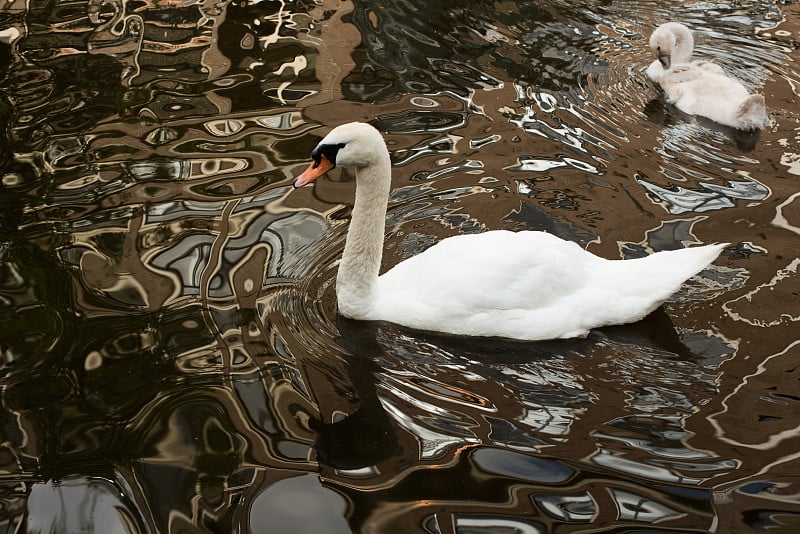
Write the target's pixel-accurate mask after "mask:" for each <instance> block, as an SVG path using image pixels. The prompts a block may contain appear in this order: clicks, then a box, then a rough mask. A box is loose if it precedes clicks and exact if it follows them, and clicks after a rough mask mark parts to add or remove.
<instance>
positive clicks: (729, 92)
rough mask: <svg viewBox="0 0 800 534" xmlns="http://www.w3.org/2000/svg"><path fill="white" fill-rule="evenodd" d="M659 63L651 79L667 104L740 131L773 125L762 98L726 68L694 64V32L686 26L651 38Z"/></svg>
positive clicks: (671, 26) (667, 27)
mask: <svg viewBox="0 0 800 534" xmlns="http://www.w3.org/2000/svg"><path fill="white" fill-rule="evenodd" d="M650 48H651V49H652V50H653V53H654V54H655V56H656V60H655V61H653V63H651V64H650V66H649V67H648V68H647V76H648V77H649V78H650V79H651V80H653V81H654V82H656V83H658V84H659V85H660V86H661V88H662V89H663V90H664V93H665V94H666V97H667V101H668V102H669V103H670V104H674V105H675V107H677V108H678V109H680V110H681V111H683V112H684V113H688V114H690V115H700V116H703V117H706V118H709V119H711V120H712V121H714V122H718V123H720V124H724V125H726V126H732V127H733V128H738V129H740V130H758V129H761V128H764V127H765V126H766V125H767V124H768V123H769V117H768V116H767V108H766V106H765V104H764V97H763V96H762V95H757V94H750V93H748V91H747V89H746V88H745V87H744V85H742V84H741V83H740V82H739V81H738V80H735V79H733V78H731V77H729V76H726V75H725V73H724V72H723V70H722V67H720V66H719V65H716V64H714V63H712V62H709V61H690V60H691V57H692V52H693V50H694V38H693V37H692V32H691V31H689V29H688V28H687V27H686V26H684V25H683V24H678V23H677V22H668V23H666V24H662V25H661V26H659V27H658V28H656V31H654V32H653V34H652V35H651V36H650Z"/></svg>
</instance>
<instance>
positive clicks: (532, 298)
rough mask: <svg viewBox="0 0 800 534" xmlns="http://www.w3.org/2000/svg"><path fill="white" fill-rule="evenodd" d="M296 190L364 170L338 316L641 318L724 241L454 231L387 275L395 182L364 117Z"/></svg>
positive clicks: (483, 329) (579, 329)
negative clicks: (594, 243) (600, 252)
mask: <svg viewBox="0 0 800 534" xmlns="http://www.w3.org/2000/svg"><path fill="white" fill-rule="evenodd" d="M311 157H312V159H313V163H312V164H311V165H310V166H309V168H308V169H307V170H306V171H305V172H304V173H303V174H301V175H300V176H299V177H298V178H297V180H296V181H295V187H300V186H303V185H305V184H307V183H310V182H311V181H313V180H316V179H317V178H318V177H320V176H322V175H323V174H324V173H325V172H327V171H328V170H329V169H331V168H333V167H334V166H342V167H355V168H356V169H357V174H356V200H355V204H354V206H353V214H352V219H351V222H350V228H349V230H348V233H347V240H346V243H345V248H344V253H343V255H342V261H341V263H340V264H339V272H338V275H337V278H336V295H337V301H338V305H339V313H341V314H342V315H344V316H345V317H349V318H351V319H360V320H381V321H388V322H392V323H396V324H400V325H403V326H407V327H410V328H414V329H418V330H427V331H434V332H442V333H447V334H455V335H461V336H483V337H503V338H511V339H520V340H541V339H556V338H570V337H579V336H585V335H586V334H587V333H588V332H589V330H590V329H592V328H597V327H601V326H606V325H613V324H624V323H630V322H635V321H638V320H640V319H642V318H644V317H645V316H646V315H648V314H649V313H650V312H652V311H654V310H655V309H656V308H657V307H658V306H660V305H661V304H662V303H663V302H664V301H665V300H666V299H668V298H669V297H670V296H671V295H672V294H673V293H675V292H676V291H678V289H679V288H680V287H681V284H682V283H683V282H684V281H685V280H686V279H687V278H689V277H690V276H692V275H694V274H696V273H697V272H699V271H700V270H702V269H703V268H705V267H706V266H707V265H708V264H709V263H711V262H712V261H714V259H715V258H716V257H717V255H718V254H719V253H720V251H721V250H722V249H723V248H724V246H725V245H724V244H718V245H707V246H702V247H694V248H688V249H680V250H673V251H665V252H658V253H655V254H652V255H650V256H647V257H645V258H639V259H634V260H606V259H603V258H600V257H598V256H595V255H593V254H591V253H589V252H587V251H585V250H583V249H582V248H581V247H579V246H578V245H576V244H575V243H572V242H570V241H564V240H563V239H560V238H558V237H555V236H553V235H551V234H548V233H545V232H536V231H523V232H509V231H503V230H497V231H490V232H484V233H481V234H469V235H459V236H454V237H450V238H447V239H444V240H442V241H440V242H439V243H437V244H436V245H434V246H432V247H430V248H428V249H427V250H425V251H424V252H422V253H420V254H418V255H416V256H413V257H411V258H408V259H407V260H405V261H402V262H401V263H399V264H398V265H396V266H395V267H393V268H392V269H390V270H389V271H388V272H386V273H385V274H383V275H380V276H378V272H379V269H380V265H381V256H382V251H383V239H384V232H385V218H386V206H387V202H388V197H389V190H390V187H391V163H390V159H389V152H388V150H387V149H386V145H385V143H384V141H383V138H382V137H381V135H380V133H379V132H378V131H377V130H375V128H373V127H372V126H369V125H367V124H363V123H350V124H345V125H342V126H339V127H337V128H335V129H334V130H332V131H331V132H330V133H329V134H328V135H327V136H326V137H325V138H324V139H323V140H322V141H320V143H319V144H318V145H317V147H316V148H315V149H314V151H313V152H312V154H311Z"/></svg>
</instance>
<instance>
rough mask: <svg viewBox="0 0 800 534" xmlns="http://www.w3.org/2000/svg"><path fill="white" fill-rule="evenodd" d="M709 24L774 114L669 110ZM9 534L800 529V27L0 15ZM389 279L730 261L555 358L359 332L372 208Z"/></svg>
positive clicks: (424, 11)
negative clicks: (671, 260)
mask: <svg viewBox="0 0 800 534" xmlns="http://www.w3.org/2000/svg"><path fill="white" fill-rule="evenodd" d="M672 19H679V20H681V21H683V22H685V23H686V24H688V25H689V26H691V27H692V29H693V30H694V31H695V35H696V41H697V46H696V49H697V54H698V55H701V56H703V57H706V58H712V59H713V60H714V61H716V62H718V63H720V64H721V65H723V66H724V68H726V69H728V70H729V71H730V72H733V73H735V74H736V76H738V77H739V78H740V79H742V80H743V82H744V83H745V84H746V85H747V86H748V87H749V88H751V89H752V90H758V91H760V92H762V93H763V94H764V95H765V96H766V100H767V106H768V108H769V110H770V117H771V124H770V126H769V127H768V128H767V129H766V130H764V131H763V132H762V133H761V134H760V135H747V134H743V133H741V132H735V131H732V130H727V129H725V128H722V127H719V126H716V125H714V124H711V123H707V122H705V121H702V120H696V119H693V118H691V117H687V116H684V115H682V114H681V113H680V112H678V111H677V110H675V109H674V108H670V107H669V106H666V105H665V104H664V102H663V101H662V100H661V99H660V95H659V93H658V91H657V90H656V88H655V87H654V86H653V85H652V84H650V83H649V82H648V81H647V80H646V78H645V76H644V72H643V71H644V69H645V68H646V66H647V64H648V63H649V62H650V61H651V57H650V53H649V51H648V50H647V46H646V42H647V37H648V36H649V34H650V32H651V31H652V29H653V28H654V27H655V25H657V24H659V23H661V22H664V21H667V20H672ZM0 30H5V31H4V32H3V34H2V35H3V36H4V37H3V38H4V43H3V44H0V64H2V69H0V75H1V76H2V82H1V84H0V85H1V88H0V95H1V96H2V99H0V115H1V116H2V124H3V130H2V147H3V148H4V150H3V151H2V156H1V158H2V159H0V176H2V181H1V183H2V186H0V204H1V205H0V350H1V351H2V376H0V387H1V388H2V410H0V488H2V497H0V531H2V532H25V531H27V532H70V533H71V532H96V533H107V532H175V533H177V532H331V533H339V532H350V531H354V532H365V533H366V532H369V533H377V532H428V533H448V532H450V533H452V532H458V533H478V532H481V533H482V532H488V533H511V532H514V533H533V532H559V533H561V532H682V533H685V532H721V533H728V532H756V531H769V532H796V529H797V528H800V526H799V525H800V452H799V451H800V366H799V364H798V362H800V328H799V327H798V322H800V303H799V302H800V278H799V277H798V272H797V271H798V266H800V260H799V259H798V255H797V251H798V250H800V193H798V191H800V185H799V184H800V133H799V132H800V127H799V125H800V107H798V99H800V74H798V69H797V61H798V59H799V58H800V54H799V53H798V42H800V8H798V6H797V4H796V3H791V2H734V3H708V2H698V3H683V2H678V3H675V2H665V1H641V2H572V1H567V0H562V1H555V2H543V1H541V2H534V1H524V2H511V1H495V2H486V1H481V0H470V1H466V0H463V1H454V0H451V1H444V0H443V1H431V0H427V1H425V2H423V1H420V0H404V1H400V2H389V1H385V2H380V1H376V2H366V1H358V2H345V1H342V2H339V1H336V0H330V1H328V0H316V1H313V2H312V1H304V2H293V1H267V0H264V1H260V2H259V1H253V2H233V1H231V2H229V1H225V0H222V1H212V0H205V1H204V0H175V1H165V2H162V1H148V0H141V1H139V0H127V1H124V0H90V1H85V0H77V1H69V0H67V1H63V2H47V1H36V0H29V1H27V2H23V1H21V0H9V1H6V2H4V3H3V4H2V7H0ZM351 120H370V121H373V122H374V123H375V124H376V125H378V126H379V127H380V128H381V129H382V130H384V131H385V132H386V135H387V141H388V144H389V147H390V150H391V151H392V157H393V162H394V172H395V178H394V188H393V193H392V197H391V200H390V206H389V213H388V224H387V236H386V248H385V254H384V266H385V267H387V268H388V267H389V266H391V265H394V264H395V263H397V262H398V261H400V260H401V259H403V258H405V257H408V256H410V255H412V254H415V253H416V252H418V251H420V250H423V249H424V248H425V247H427V246H429V245H430V244H431V243H434V242H436V241H438V240H440V239H441V238H443V237H446V236H449V235H454V234H458V233H469V232H479V231H482V230H486V229H495V228H508V229H540V230H548V231H551V232H553V233H556V234H557V235H560V236H562V237H564V238H568V239H572V240H574V241H577V242H579V243H581V244H583V245H584V246H586V247H587V248H588V249H589V250H591V251H592V252H594V253H596V254H599V255H601V256H605V257H609V258H620V257H636V256H640V255H643V254H646V253H649V252H651V251H655V250H665V249H673V248H679V247H684V246H688V245H691V244H695V243H710V242H720V241H725V242H730V243H732V245H731V247H729V248H728V249H727V250H726V251H725V253H724V254H723V255H722V256H721V257H720V259H719V260H718V261H716V262H715V263H714V265H713V266H712V267H710V268H709V269H707V270H705V271H704V272H702V273H701V274H700V275H698V276H697V277H695V278H693V279H692V280H690V281H689V283H687V284H686V285H685V286H684V288H683V289H682V291H681V292H680V293H679V294H678V295H676V296H675V298H674V299H673V301H671V302H670V303H668V304H667V305H666V306H665V307H664V309H662V310H660V311H659V312H658V313H656V314H654V315H653V316H651V317H649V318H648V320H646V321H644V322H643V323H640V324H637V325H633V326H629V327H618V328H610V329H606V330H602V331H597V332H593V333H592V334H591V335H590V336H589V338H587V339H585V340H573V341H562V342H550V343H528V344H523V343H512V342H504V341H503V342H501V341H492V340H479V341H468V340H460V339H454V338H447V337H437V336H431V335H428V334H420V333H418V332H412V331H406V330H404V329H400V328H397V327H394V326H392V325H387V324H361V323H357V322H352V321H347V320H344V319H342V318H340V317H337V315H336V312H335V298H334V285H333V281H334V277H335V273H336V261H337V259H338V257H339V255H340V253H341V250H342V247H343V241H344V236H345V234H346V231H347V223H348V218H349V210H350V206H351V202H352V198H353V183H352V181H350V180H349V179H348V176H347V175H346V174H344V173H334V175H333V177H332V178H333V179H332V180H326V181H321V182H319V183H318V184H316V185H315V186H314V187H307V188H304V189H301V190H293V189H292V187H291V181H292V177H294V176H296V175H297V174H298V173H299V172H300V171H301V170H302V169H303V168H304V167H305V165H306V162H307V160H308V155H309V153H310V150H311V148H312V147H313V146H314V145H315V143H316V142H317V141H318V140H319V138H320V137H321V136H322V135H324V134H325V132H327V131H328V130H329V129H330V128H331V127H332V126H335V125H337V124H341V123H343V122H348V121H351Z"/></svg>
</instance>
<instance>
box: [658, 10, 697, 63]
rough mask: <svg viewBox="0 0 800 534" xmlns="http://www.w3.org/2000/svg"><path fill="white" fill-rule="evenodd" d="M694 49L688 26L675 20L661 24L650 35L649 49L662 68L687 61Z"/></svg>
mask: <svg viewBox="0 0 800 534" xmlns="http://www.w3.org/2000/svg"><path fill="white" fill-rule="evenodd" d="M693 49H694V38H693V37H692V32H691V31H689V28H687V27H686V26H684V25H683V24H680V23H677V22H667V23H666V24H662V25H661V26H659V27H658V28H656V31H654V32H653V34H652V35H651V36H650V50H652V51H653V54H654V55H655V56H656V59H658V61H659V62H660V63H661V66H663V67H664V69H669V68H670V67H671V66H672V65H678V64H681V63H688V62H689V59H690V58H691V57H692V50H693Z"/></svg>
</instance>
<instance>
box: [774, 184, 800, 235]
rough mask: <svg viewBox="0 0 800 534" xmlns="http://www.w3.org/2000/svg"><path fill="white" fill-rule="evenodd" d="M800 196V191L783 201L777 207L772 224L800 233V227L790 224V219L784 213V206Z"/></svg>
mask: <svg viewBox="0 0 800 534" xmlns="http://www.w3.org/2000/svg"><path fill="white" fill-rule="evenodd" d="M798 197H800V192H798V193H795V194H794V195H792V196H790V197H789V198H787V199H786V200H785V201H784V202H782V203H781V204H780V205H779V206H778V207H777V208H775V218H774V219H772V224H773V225H774V226H777V227H778V228H783V229H784V230H789V231H790V232H794V233H795V234H798V235H800V228H798V227H797V226H793V225H791V224H789V221H788V220H787V219H786V217H785V216H784V215H783V208H785V207H786V206H788V205H789V204H791V203H792V202H794V199H796V198H798Z"/></svg>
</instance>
